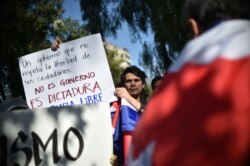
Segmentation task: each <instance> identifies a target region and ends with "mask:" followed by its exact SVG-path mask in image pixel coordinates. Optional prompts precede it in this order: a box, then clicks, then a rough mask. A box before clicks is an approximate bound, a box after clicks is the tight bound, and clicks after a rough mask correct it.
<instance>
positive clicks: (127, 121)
mask: <svg viewBox="0 0 250 166" xmlns="http://www.w3.org/2000/svg"><path fill="white" fill-rule="evenodd" d="M121 110H122V111H121V120H122V131H123V132H124V131H134V130H135V127H136V124H137V122H138V120H139V117H140V114H139V112H138V111H136V110H135V108H132V107H130V106H129V105H125V104H122V106H121Z"/></svg>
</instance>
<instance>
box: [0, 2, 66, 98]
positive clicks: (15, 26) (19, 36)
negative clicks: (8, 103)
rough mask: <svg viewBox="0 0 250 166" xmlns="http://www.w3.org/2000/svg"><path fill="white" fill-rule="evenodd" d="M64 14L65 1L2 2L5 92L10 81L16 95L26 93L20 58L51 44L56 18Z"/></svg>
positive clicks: (0, 28)
mask: <svg viewBox="0 0 250 166" xmlns="http://www.w3.org/2000/svg"><path fill="white" fill-rule="evenodd" d="M62 13H63V9H62V0H47V1H34V0H11V1H1V2H0V16H1V18H0V21H1V26H0V32H1V34H0V48H1V50H0V67H1V71H0V72H1V78H2V77H3V78H4V79H3V80H2V79H1V93H2V92H3V91H4V88H3V85H4V84H5V83H6V82H7V84H8V86H9V88H10V90H11V93H12V94H11V95H12V96H24V91H23V86H22V83H21V82H22V81H21V77H20V72H19V65H18V58H19V57H20V56H23V55H25V54H28V53H31V52H35V51H38V50H41V49H44V48H46V47H49V46H50V41H49V38H50V36H52V35H53V31H52V29H53V26H52V25H53V21H54V20H55V19H57V18H60V17H61V15H62ZM5 68H7V69H6V70H2V69H5ZM6 71H8V72H7V73H6Z"/></svg>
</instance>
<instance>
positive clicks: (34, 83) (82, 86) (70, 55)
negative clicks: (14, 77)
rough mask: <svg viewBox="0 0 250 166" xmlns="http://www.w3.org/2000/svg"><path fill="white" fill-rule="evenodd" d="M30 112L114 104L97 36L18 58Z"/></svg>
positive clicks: (105, 61)
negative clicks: (53, 108) (96, 104)
mask: <svg viewBox="0 0 250 166" xmlns="http://www.w3.org/2000/svg"><path fill="white" fill-rule="evenodd" d="M19 67H20V71H21V76H22V81H23V86H24V90H25V95H26V100H27V104H28V105H29V107H30V108H31V109H33V108H42V107H51V106H73V105H77V104H89V103H98V102H111V101H114V100H115V98H114V95H113V92H114V89H115V87H114V83H113V79H112V76H111V72H110V68H109V65H108V61H107V57H106V54H105V50H104V47H103V43H102V39H101V36H100V34H95V35H91V36H87V37H83V38H80V39H76V40H73V41H70V42H66V43H63V44H61V45H60V47H59V49H58V50H57V51H52V50H51V49H50V48H48V49H45V50H42V51H38V52H35V53H32V54H28V55H25V56H22V57H20V58H19Z"/></svg>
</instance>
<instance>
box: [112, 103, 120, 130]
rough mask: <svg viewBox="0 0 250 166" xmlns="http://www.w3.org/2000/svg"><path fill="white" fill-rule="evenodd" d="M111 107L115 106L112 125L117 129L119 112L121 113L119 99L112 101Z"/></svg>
mask: <svg viewBox="0 0 250 166" xmlns="http://www.w3.org/2000/svg"><path fill="white" fill-rule="evenodd" d="M111 107H114V108H115V113H114V116H113V118H112V127H113V129H115V127H116V124H117V121H118V118H119V114H120V107H121V103H120V102H119V101H115V102H113V103H112V106H111Z"/></svg>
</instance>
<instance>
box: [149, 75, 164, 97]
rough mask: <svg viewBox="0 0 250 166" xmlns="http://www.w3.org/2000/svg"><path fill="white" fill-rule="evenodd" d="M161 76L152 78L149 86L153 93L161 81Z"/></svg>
mask: <svg viewBox="0 0 250 166" xmlns="http://www.w3.org/2000/svg"><path fill="white" fill-rule="evenodd" d="M162 79H163V77H162V76H156V77H154V78H153V79H152V81H151V88H152V91H153V94H155V93H156V92H157V90H158V88H159V87H160V85H161V83H162Z"/></svg>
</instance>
